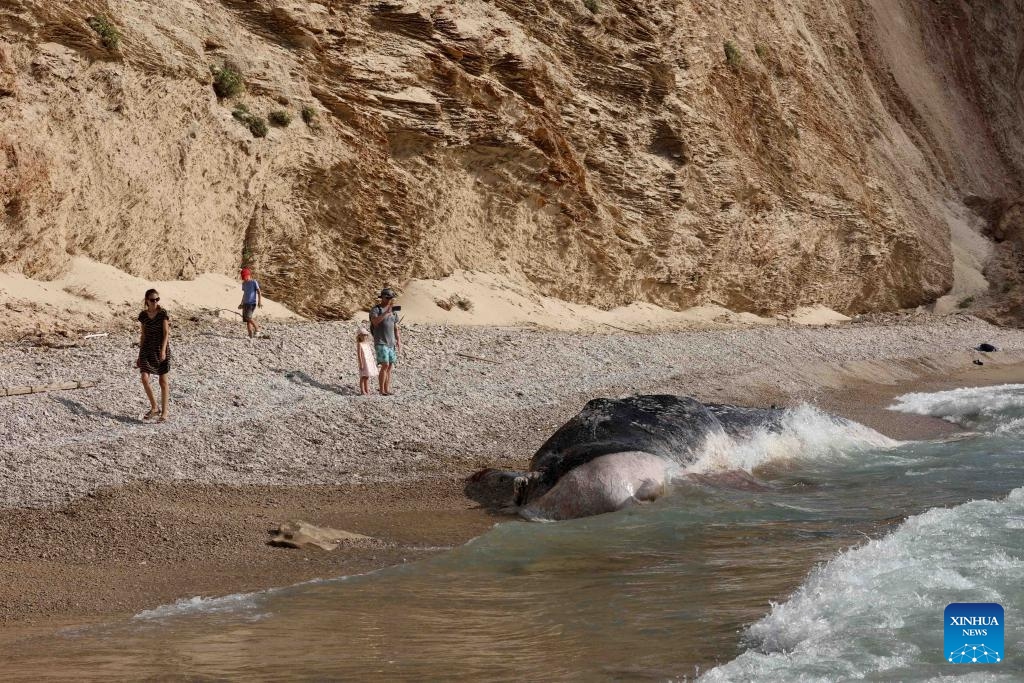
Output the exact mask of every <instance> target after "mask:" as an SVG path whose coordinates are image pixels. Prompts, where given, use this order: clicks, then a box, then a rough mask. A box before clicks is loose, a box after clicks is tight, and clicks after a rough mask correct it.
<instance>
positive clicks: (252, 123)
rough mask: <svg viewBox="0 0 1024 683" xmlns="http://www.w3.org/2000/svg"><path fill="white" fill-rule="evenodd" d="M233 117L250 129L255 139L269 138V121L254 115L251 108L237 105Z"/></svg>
mask: <svg viewBox="0 0 1024 683" xmlns="http://www.w3.org/2000/svg"><path fill="white" fill-rule="evenodd" d="M231 115H232V116H233V117H235V120H236V121H238V122H239V123H241V124H242V125H243V126H245V127H246V128H248V129H249V132H250V133H252V136H253V137H254V138H265V137H267V132H268V131H269V130H270V129H269V128H268V127H267V120H266V119H265V118H263V117H262V116H258V115H256V114H253V113H252V112H251V111H249V107H247V106H245V105H244V104H236V105H235V108H234V109H233V110H232V111H231Z"/></svg>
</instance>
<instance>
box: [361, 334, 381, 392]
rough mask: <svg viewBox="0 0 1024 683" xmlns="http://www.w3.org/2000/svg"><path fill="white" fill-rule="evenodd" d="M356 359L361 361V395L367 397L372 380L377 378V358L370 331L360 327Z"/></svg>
mask: <svg viewBox="0 0 1024 683" xmlns="http://www.w3.org/2000/svg"><path fill="white" fill-rule="evenodd" d="M356 357H357V358H358V360H359V393H360V394H362V395H363V396H367V395H369V393H370V378H371V377H376V376H377V356H376V354H375V353H374V352H373V341H371V339H370V331H369V330H367V329H366V328H365V327H360V328H359V331H358V332H356Z"/></svg>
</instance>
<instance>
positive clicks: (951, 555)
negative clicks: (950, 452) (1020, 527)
mask: <svg viewBox="0 0 1024 683" xmlns="http://www.w3.org/2000/svg"><path fill="white" fill-rule="evenodd" d="M1022 513H1024V488H1019V489H1016V490H1014V491H1012V492H1011V493H1010V495H1009V496H1008V497H1007V498H1006V499H1005V500H1001V501H975V502H971V503H966V504H964V505H961V506H959V507H955V508H944V509H933V510H930V511H928V512H926V513H924V514H921V515H918V516H916V517H911V518H910V519H908V520H907V521H906V522H905V523H904V524H903V525H901V526H900V527H899V528H898V529H897V530H896V531H895V532H893V533H892V534H890V535H889V536H887V537H885V538H883V539H880V540H875V541H871V542H869V543H868V544H867V545H865V546H862V547H860V548H856V549H854V550H849V551H847V552H845V553H842V554H841V555H839V556H838V557H836V558H835V559H833V560H832V561H830V562H829V563H828V564H826V565H824V566H822V567H820V568H818V569H815V570H814V571H812V572H811V574H810V576H809V577H808V578H807V580H806V581H805V582H804V584H803V585H802V586H801V587H800V588H799V589H798V590H797V592H796V593H795V594H794V595H793V596H792V597H791V598H790V599H789V600H788V601H787V602H785V603H783V604H780V605H774V606H773V607H772V610H771V612H770V613H769V614H768V616H766V617H764V618H763V619H761V620H760V621H758V622H757V623H755V624H754V625H753V626H751V627H750V629H749V630H748V632H747V634H746V636H745V641H746V642H747V643H748V644H749V645H750V649H748V650H747V651H746V652H745V653H744V654H742V655H740V656H739V657H737V658H736V659H734V660H733V661H731V662H729V663H727V664H725V665H723V666H721V667H718V668H716V669H713V670H712V671H709V672H708V673H707V674H706V675H705V676H704V677H703V678H702V679H701V680H704V681H734V680H737V681H738V680H743V681H748V680H766V681H767V680H787V681H818V680H851V679H861V678H870V679H871V680H927V679H930V678H933V677H937V676H940V675H942V674H944V673H950V672H949V671H948V669H947V668H944V667H943V664H942V663H941V662H942V659H941V653H940V652H935V651H932V650H933V649H934V648H936V647H938V648H941V647H942V645H941V643H942V618H941V615H942V611H943V609H944V608H945V606H946V605H947V604H949V603H951V602H998V603H1001V604H1002V605H1003V606H1004V608H1005V609H1006V611H1007V623H1011V622H1014V621H1016V620H1019V619H1020V616H1021V613H1020V609H1021V605H1022V604H1024V559H1022V558H1021V554H1022V552H1024V548H1022V546H1021V543H1020V541H1021V537H1020V532H1019V531H1017V530H1016V528H1015V526H1016V525H1015V524H1014V522H1015V520H1018V519H1020V518H1021V514H1022ZM1013 634H1014V632H1013V631H1012V630H1007V633H1006V646H1007V648H1010V649H1016V650H1017V651H1019V648H1020V646H1021V645H1022V643H1013V642H1012V640H1013V639H1014V635H1013ZM926 644H927V647H928V648H929V649H928V651H925V650H924V649H923V646H926ZM1007 664H1008V666H1007V667H1004V670H993V671H992V672H991V675H993V676H995V678H992V679H988V678H985V679H984V680H1017V679H1018V677H1019V676H1020V674H1021V673H1022V671H1024V670H1022V669H1021V668H1019V667H1018V666H1017V665H1011V664H1010V662H1009V661H1008V662H1007ZM1010 666H1013V668H1012V670H1011V669H1010ZM958 673H964V674H966V673H968V672H966V671H964V672H958ZM986 675H988V674H986ZM1004 676H1005V678H1002V677H1004ZM979 680H980V679H979Z"/></svg>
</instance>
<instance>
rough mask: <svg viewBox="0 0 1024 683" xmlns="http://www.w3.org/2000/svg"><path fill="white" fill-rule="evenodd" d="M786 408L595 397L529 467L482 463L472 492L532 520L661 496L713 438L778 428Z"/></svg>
mask: <svg viewBox="0 0 1024 683" xmlns="http://www.w3.org/2000/svg"><path fill="white" fill-rule="evenodd" d="M783 412H784V411H782V410H779V409H776V408H767V409H765V408H744V407H739V406H727V405H720V404H707V405H705V404H703V403H701V402H700V401H698V400H696V399H694V398H690V397H687V396H669V395H648V396H630V397H628V398H620V399H611V398H598V399H594V400H592V401H590V402H589V403H587V405H586V406H585V407H584V408H583V410H582V411H580V412H579V414H577V415H576V416H575V417H573V418H572V419H571V420H569V421H568V422H566V423H565V424H564V425H562V427H560V428H559V429H558V431H556V432H555V433H554V434H552V435H551V438H549V439H548V440H547V441H546V442H545V443H544V445H543V446H541V447H540V449H539V450H538V451H537V452H536V453H535V454H534V456H533V457H532V458H531V459H530V466H529V470H528V471H526V472H514V471H509V470H500V469H485V470H481V471H480V472H477V473H476V474H474V475H473V476H471V477H470V478H469V479H468V480H467V482H466V494H467V495H468V496H469V497H470V498H473V499H474V500H477V501H479V502H481V503H482V504H484V505H487V506H489V507H495V508H502V509H514V510H515V511H516V512H517V513H519V514H520V515H522V516H524V517H526V518H529V519H552V520H556V519H572V518H576V517H586V516H588V515H596V514H601V513H604V512H612V511H614V510H619V509H622V508H623V507H627V506H629V505H633V504H636V503H639V502H646V501H650V500H654V499H656V498H658V497H659V496H661V495H662V494H663V493H664V492H665V490H666V487H667V486H668V485H669V483H670V482H671V480H672V478H673V477H674V476H675V475H676V474H677V473H678V472H680V470H681V469H682V468H683V467H685V466H686V465H688V464H691V463H693V462H694V461H695V460H696V459H697V458H698V457H699V456H700V455H701V453H703V452H704V450H705V447H706V446H707V444H708V441H709V439H713V438H721V439H729V438H732V439H736V438H744V437H747V436H749V435H751V434H753V433H754V432H756V431H758V430H769V431H776V430H778V429H779V427H780V422H781V419H782V415H783Z"/></svg>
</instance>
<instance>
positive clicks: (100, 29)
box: [86, 14, 121, 50]
mask: <svg viewBox="0 0 1024 683" xmlns="http://www.w3.org/2000/svg"><path fill="white" fill-rule="evenodd" d="M86 21H87V22H88V24H89V26H90V27H91V28H92V30H93V31H96V33H98V34H99V36H100V42H101V43H103V47H105V48H107V49H108V50H116V49H117V46H118V45H120V44H121V34H120V33H119V32H118V30H117V27H115V26H114V25H113V24H111V23H110V20H109V19H107V18H106V17H105V16H103V15H102V14H97V15H96V16H95V17H89V18H88V19H87V20H86Z"/></svg>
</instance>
